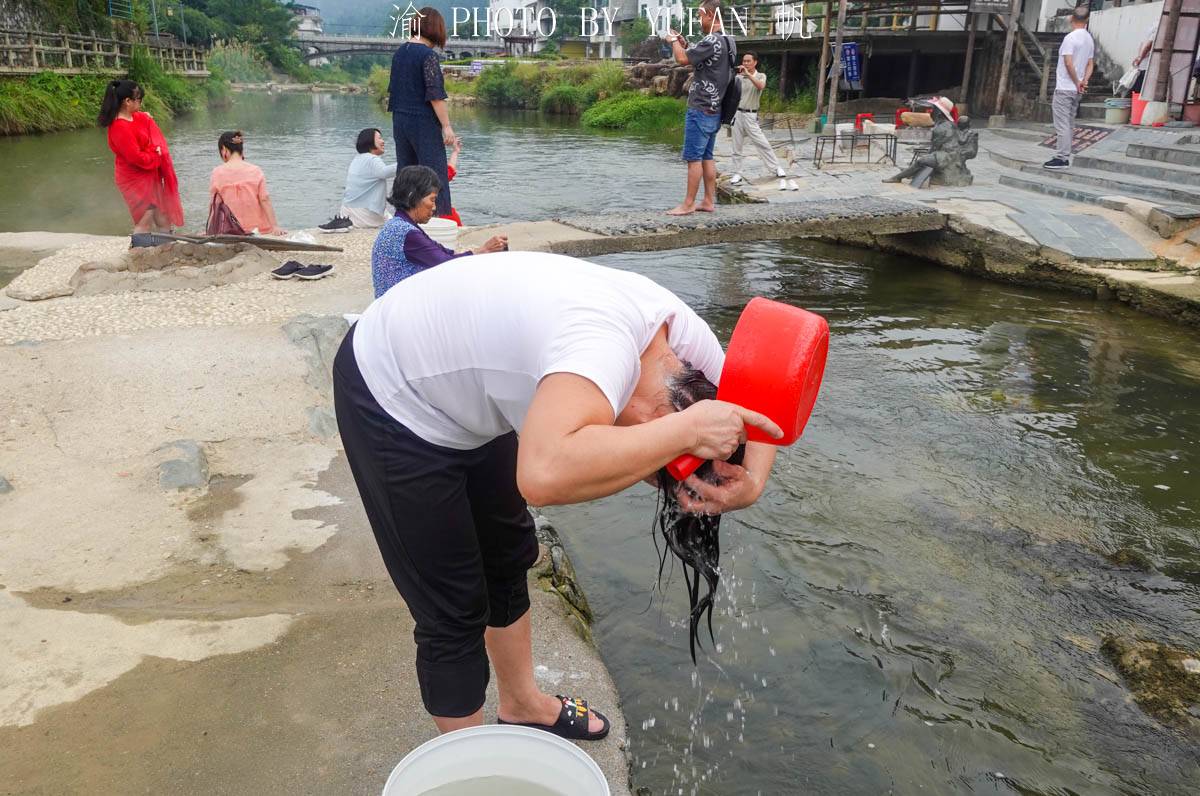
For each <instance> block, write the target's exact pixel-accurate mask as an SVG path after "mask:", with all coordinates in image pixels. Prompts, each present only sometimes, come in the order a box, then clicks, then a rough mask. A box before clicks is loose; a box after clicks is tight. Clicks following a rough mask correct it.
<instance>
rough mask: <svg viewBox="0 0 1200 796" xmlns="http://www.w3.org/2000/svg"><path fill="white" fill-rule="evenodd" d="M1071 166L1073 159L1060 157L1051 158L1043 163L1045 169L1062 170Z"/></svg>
mask: <svg viewBox="0 0 1200 796" xmlns="http://www.w3.org/2000/svg"><path fill="white" fill-rule="evenodd" d="M1070 167H1071V161H1069V160H1067V159H1066V158H1060V157H1053V158H1050V159H1049V160H1047V161H1046V162H1045V163H1043V164H1042V168H1043V169H1050V170H1051V171H1062V170H1063V169H1069V168H1070Z"/></svg>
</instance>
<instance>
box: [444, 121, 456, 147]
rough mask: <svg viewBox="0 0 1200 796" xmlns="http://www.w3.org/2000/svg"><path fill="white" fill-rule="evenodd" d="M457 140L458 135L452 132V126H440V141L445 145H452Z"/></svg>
mask: <svg viewBox="0 0 1200 796" xmlns="http://www.w3.org/2000/svg"><path fill="white" fill-rule="evenodd" d="M457 140H458V136H456V135H455V134H454V128H453V127H451V126H450V125H446V126H445V127H443V128H442V143H443V144H445V145H446V146H454V142H455V141H457Z"/></svg>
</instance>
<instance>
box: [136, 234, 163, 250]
mask: <svg viewBox="0 0 1200 796" xmlns="http://www.w3.org/2000/svg"><path fill="white" fill-rule="evenodd" d="M171 242H172V241H171V239H170V238H168V237H165V236H163V235H159V234H158V233H157V232H135V233H133V234H132V235H130V236H129V248H131V249H149V248H153V247H155V246H162V245H164V244H167V243H171Z"/></svg>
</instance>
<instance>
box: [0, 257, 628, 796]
mask: <svg viewBox="0 0 1200 796" xmlns="http://www.w3.org/2000/svg"><path fill="white" fill-rule="evenodd" d="M358 237H362V238H364V240H362V241H358V240H355V239H356V238H358ZM340 242H344V243H345V244H347V246H346V248H347V253H346V254H345V255H343V256H341V257H340V258H339V260H338V263H337V265H338V270H337V271H336V272H335V276H333V277H330V278H327V279H326V280H323V281H321V282H315V283H296V282H287V283H272V282H271V280H269V278H268V277H266V276H265V275H263V276H259V277H255V280H254V281H253V285H251V286H244V287H243V288H242V289H240V290H239V291H226V293H224V294H222V293H221V292H220V291H221V289H220V288H215V289H214V288H209V289H206V290H201V291H195V292H192V293H188V292H184V291H172V292H169V293H164V294H162V295H155V294H139V296H140V299H139V303H138V304H137V305H136V307H135V310H136V312H131V313H126V312H123V311H115V310H113V306H109V305H114V306H117V307H120V308H124V307H125V306H126V305H123V304H121V297H119V296H94V297H89V298H88V299H86V300H85V299H77V298H71V297H68V298H57V299H52V300H49V301H44V302H38V304H37V305H36V307H35V308H33V309H35V310H36V313H26V311H25V310H24V309H21V308H19V309H17V310H11V311H7V312H4V313H0V315H3V316H7V317H8V318H9V319H11V320H9V321H8V322H9V323H10V325H11V326H10V328H12V329H16V330H17V337H18V338H19V340H18V341H16V342H13V343H12V344H9V345H3V346H0V383H2V384H3V389H2V390H0V422H2V424H0V477H3V479H5V480H4V481H3V482H0V517H3V523H2V526H3V528H2V531H0V636H2V637H3V638H4V639H5V644H4V645H0V772H3V774H2V775H0V793H47V794H48V793H55V794H57V793H68V792H98V793H111V792H144V791H156V792H196V791H203V792H214V793H262V792H282V791H292V792H308V793H313V792H319V793H330V792H338V793H346V792H353V793H369V792H378V790H379V789H380V788H381V787H382V784H383V782H384V780H385V779H386V777H387V774H388V772H389V771H390V769H391V768H392V767H393V766H394V765H395V764H396V763H397V762H398V761H399V760H400V758H401V757H403V756H404V754H406V753H407V752H408V751H410V750H411V749H412V748H413V747H415V746H416V745H417V744H419V743H421V742H423V741H425V740H427V739H429V738H431V737H433V735H434V727H433V725H432V723H431V722H430V721H429V720H428V718H427V717H426V716H425V714H424V711H423V710H422V709H421V707H420V699H419V693H418V689H417V685H416V682H415V677H414V675H413V666H412V661H413V658H414V656H415V648H414V645H413V642H412V622H411V618H410V617H409V615H408V612H407V610H406V609H405V606H404V604H403V602H402V601H401V600H400V599H399V596H398V595H397V594H396V593H395V590H394V588H393V587H392V585H391V582H390V580H388V578H387V575H386V572H385V571H384V569H383V566H382V562H381V560H380V558H379V553H378V551H377V549H376V547H375V543H374V539H373V537H372V535H371V532H370V529H369V527H368V526H367V524H366V520H365V517H364V515H363V512H362V507H361V503H360V502H359V500H358V497H357V493H356V491H355V488H354V484H353V482H352V480H351V478H350V475H349V471H348V468H347V465H346V462H345V458H344V456H343V454H342V453H341V451H340V446H339V442H338V439H337V437H336V433H335V431H336V428H335V426H334V425H333V424H332V422H331V421H332V416H331V414H330V411H329V376H328V368H329V361H330V359H331V357H332V354H333V352H334V350H335V348H336V344H337V342H338V341H339V339H340V336H341V334H342V333H343V332H344V328H345V322H344V321H343V320H342V318H341V314H342V313H343V312H355V311H359V310H361V308H362V307H363V306H365V304H366V303H367V302H368V301H369V299H370V287H369V281H370V280H369V265H368V264H367V263H366V262H365V261H364V260H363V259H362V257H361V254H362V252H363V251H365V249H366V244H367V243H368V242H369V236H367V235H362V236H357V235H350V236H341V239H340ZM181 294H182V295H181ZM214 294H216V295H215V296H214ZM250 294H253V295H255V296H256V297H257V300H258V301H259V302H260V305H261V308H262V311H261V312H260V311H251V312H246V311H244V310H245V307H244V306H242V307H239V306H238V305H237V301H236V298H237V297H238V296H240V295H250ZM189 300H194V302H193V303H194V306H193V307H192V308H191V309H192V311H191V312H188V313H184V314H182V315H179V316H175V315H172V314H171V312H170V308H172V307H177V306H179V305H180V304H187V303H188V302H189ZM81 303H82V304H83V306H84V307H86V309H81ZM196 307H213V308H215V309H214V311H213V312H211V313H209V314H207V315H203V314H199V315H198V314H197V311H196V309H195V308H196ZM56 315H58V316H60V317H61V318H63V322H64V326H65V327H67V328H73V327H71V325H72V324H73V323H81V324H82V323H85V322H86V323H87V324H90V326H87V327H86V328H84V330H83V331H82V332H81V333H72V334H70V335H61V334H58V333H56V329H55V326H54V318H55V316H56ZM71 319H76V320H71ZM79 319H82V320H79ZM81 328H83V327H81ZM61 337H67V338H68V339H59V338H61ZM178 440H185V441H188V442H190V443H195V444H196V450H198V451H201V452H203V461H201V460H200V459H199V458H198V457H192V458H190V459H189V457H188V456H187V455H184V454H181V452H180V451H181V449H178V448H175V447H171V446H170V443H173V442H175V441H178ZM169 460H178V461H179V462H182V464H183V465H184V468H183V469H184V470H185V471H187V470H188V467H189V466H190V467H192V470H194V471H195V473H193V474H194V475H195V474H202V475H203V476H204V477H203V478H202V479H201V481H200V482H199V484H198V485H197V486H194V487H190V488H183V489H177V488H174V486H173V485H171V484H167V485H166V486H164V483H163V481H162V480H160V479H161V478H162V470H161V469H160V466H161V465H162V464H163V463H164V462H166V461H169ZM5 483H7V484H8V485H9V486H10V487H11V489H10V491H4V484H5ZM584 585H585V586H586V577H585V578H584ZM534 612H535V614H534V624H535V663H536V664H538V665H540V666H542V667H544V668H543V669H540V670H539V671H541V672H542V673H543V676H544V678H545V682H544V687H545V688H546V689H547V690H548V691H551V692H553V693H560V692H563V691H565V692H567V693H571V694H575V695H579V696H583V697H585V698H587V699H589V700H590V701H591V702H592V703H593V704H595V705H596V706H597V707H598V708H600V709H601V710H606V712H607V713H608V715H609V716H610V717H611V718H613V719H614V722H615V726H614V731H613V733H612V735H611V736H610V738H609V739H607V740H605V741H603V742H599V743H592V744H588V745H585V746H584V748H585V749H587V751H588V752H589V753H591V754H593V756H594V757H595V758H596V759H597V761H598V762H600V763H601V765H602V767H603V768H604V769H605V771H606V773H607V774H608V776H609V779H610V782H611V783H612V786H613V792H614V793H627V792H628V790H627V788H626V778H627V768H626V763H625V759H624V754H623V749H622V747H623V743H624V737H625V728H624V722H623V719H622V718H621V716H620V711H619V707H618V697H617V694H616V690H615V688H614V686H613V684H612V681H611V679H610V678H609V676H608V673H607V671H606V670H605V668H604V665H603V662H602V661H601V659H600V657H599V655H598V654H597V652H596V651H595V649H594V648H592V647H591V646H589V645H587V644H585V643H583V642H582V641H581V640H580V639H578V638H577V637H576V636H575V635H574V634H573V632H572V630H571V624H570V622H569V621H568V620H567V619H566V618H565V617H564V616H563V611H562V607H561V604H560V602H559V600H558V598H557V597H555V596H552V595H550V594H547V593H544V592H541V591H536V590H535V599H534ZM493 705H494V693H493V695H492V699H490V700H489V707H488V716H489V719H491V720H494V708H493V707H492V706H493Z"/></svg>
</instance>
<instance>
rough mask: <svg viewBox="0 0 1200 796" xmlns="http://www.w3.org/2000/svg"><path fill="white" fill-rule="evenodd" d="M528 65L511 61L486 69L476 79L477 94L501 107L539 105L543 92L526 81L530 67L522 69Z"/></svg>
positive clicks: (488, 102)
mask: <svg viewBox="0 0 1200 796" xmlns="http://www.w3.org/2000/svg"><path fill="white" fill-rule="evenodd" d="M528 66H529V65H528V64H517V63H516V62H514V61H509V62H507V63H504V64H501V65H500V66H492V67H489V68H487V69H484V70H483V72H482V73H481V74H480V75H479V78H478V79H477V80H476V86H475V95H476V96H477V97H479V99H480V100H482V101H483V102H484V104H486V105H494V106H496V107H499V108H526V107H537V104H538V102H539V100H540V99H541V97H540V94H541V92H538V91H536V89H535V88H534V86H532V85H529V84H527V83H526V82H525V79H527V78H528V77H529V76H530V75H529V73H528V69H521V67H528ZM533 68H534V69H535V70H536V69H537V67H533ZM531 100H532V101H531Z"/></svg>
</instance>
